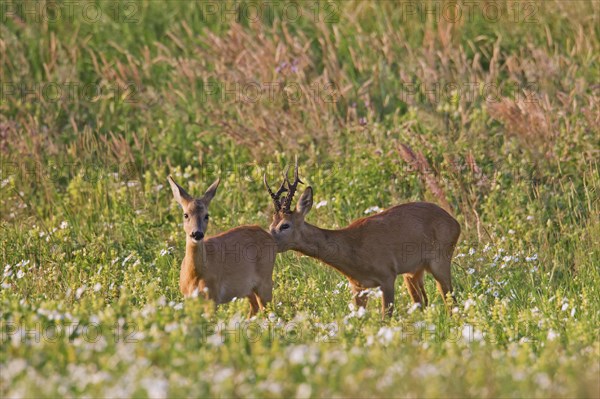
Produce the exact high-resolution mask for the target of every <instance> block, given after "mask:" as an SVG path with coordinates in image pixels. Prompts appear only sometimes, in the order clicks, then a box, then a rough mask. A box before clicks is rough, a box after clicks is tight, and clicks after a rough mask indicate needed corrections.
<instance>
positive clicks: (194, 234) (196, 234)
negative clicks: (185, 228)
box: [190, 231, 204, 240]
mask: <svg viewBox="0 0 600 399" xmlns="http://www.w3.org/2000/svg"><path fill="white" fill-rule="evenodd" d="M190 237H192V238H193V239H194V240H201V239H203V238H204V233H203V232H201V231H194V232H192V234H190Z"/></svg>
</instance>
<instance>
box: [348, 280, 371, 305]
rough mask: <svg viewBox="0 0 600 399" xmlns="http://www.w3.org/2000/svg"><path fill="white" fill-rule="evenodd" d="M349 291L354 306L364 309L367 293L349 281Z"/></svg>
mask: <svg viewBox="0 0 600 399" xmlns="http://www.w3.org/2000/svg"><path fill="white" fill-rule="evenodd" d="M350 289H351V290H352V297H353V298H354V303H355V304H356V307H357V308H361V307H362V308H365V309H366V308H367V301H368V300H369V297H368V295H367V292H364V291H365V289H364V288H363V287H361V286H360V285H358V284H357V283H354V282H352V281H350Z"/></svg>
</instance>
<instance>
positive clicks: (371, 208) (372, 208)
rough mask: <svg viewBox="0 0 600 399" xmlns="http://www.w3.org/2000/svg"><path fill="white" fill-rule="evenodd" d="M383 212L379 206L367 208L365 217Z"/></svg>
mask: <svg viewBox="0 0 600 399" xmlns="http://www.w3.org/2000/svg"><path fill="white" fill-rule="evenodd" d="M381 211H382V209H381V208H380V207H378V206H377V205H375V206H371V207H369V208H367V209H366V210H365V215H368V214H369V213H375V212H376V213H379V212H381Z"/></svg>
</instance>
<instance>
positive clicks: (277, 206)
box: [263, 166, 290, 212]
mask: <svg viewBox="0 0 600 399" xmlns="http://www.w3.org/2000/svg"><path fill="white" fill-rule="evenodd" d="M289 169H290V167H289V166H287V167H286V168H285V172H284V176H287V172H288V170H289ZM286 181H287V177H285V178H284V179H283V182H281V186H279V189H278V190H277V192H276V193H273V191H272V190H271V187H269V183H267V174H266V173H265V174H264V175H263V182H264V183H265V186H266V187H267V191H268V192H269V195H270V196H271V198H272V199H273V205H275V212H279V211H280V210H281V201H280V197H281V194H283V193H285V192H286V191H288V190H287V188H285V182H286ZM284 200H285V197H284Z"/></svg>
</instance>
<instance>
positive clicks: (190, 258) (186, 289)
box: [179, 240, 206, 295]
mask: <svg viewBox="0 0 600 399" xmlns="http://www.w3.org/2000/svg"><path fill="white" fill-rule="evenodd" d="M205 265H206V251H205V249H204V241H201V242H199V243H192V242H190V241H189V240H186V243H185V257H184V258H183V262H182V264H181V272H180V274H179V286H180V288H181V291H182V293H183V294H184V295H191V294H192V292H193V291H194V290H195V289H196V288H198V284H199V282H200V280H202V278H203V274H204V271H205V270H204V269H205Z"/></svg>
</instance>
